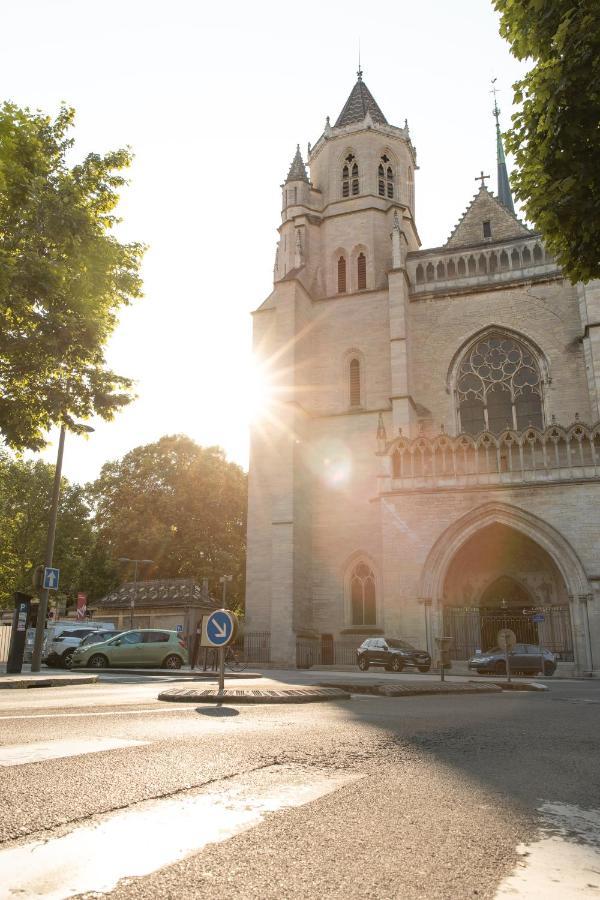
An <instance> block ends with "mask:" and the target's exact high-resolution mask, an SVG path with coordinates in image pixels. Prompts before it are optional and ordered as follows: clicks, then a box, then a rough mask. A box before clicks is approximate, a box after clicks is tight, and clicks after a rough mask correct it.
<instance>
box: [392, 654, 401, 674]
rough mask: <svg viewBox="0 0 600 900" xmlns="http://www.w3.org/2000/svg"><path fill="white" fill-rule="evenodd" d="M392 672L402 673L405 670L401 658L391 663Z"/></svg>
mask: <svg viewBox="0 0 600 900" xmlns="http://www.w3.org/2000/svg"><path fill="white" fill-rule="evenodd" d="M391 668H392V672H401V671H402V669H403V668H404V663H403V662H402V660H401V659H400V657H399V656H395V657H394V658H393V660H392V662H391Z"/></svg>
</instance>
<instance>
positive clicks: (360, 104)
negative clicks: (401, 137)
mask: <svg viewBox="0 0 600 900" xmlns="http://www.w3.org/2000/svg"><path fill="white" fill-rule="evenodd" d="M362 77H363V72H362V69H361V68H360V65H359V68H358V72H357V73H356V84H355V85H354V87H353V88H352V90H351V91H350V96H349V97H348V99H347V100H346V102H345V104H344V108H343V110H342V111H341V113H340V114H339V116H338V117H337V121H336V123H335V127H336V128H340V127H341V126H343V125H352V123H353V122H364V120H365V117H366V115H367V113H369V114H370V116H371V118H372V120H373V121H374V122H378V123H379V124H380V125H387V124H388V122H387V119H386V117H385V116H384V114H383V113H382V112H381V110H380V108H379V106H378V104H377V101H376V100H375V97H374V96H373V94H372V93H371V91H370V90H369V88H368V87H367V86H366V84H365V83H364V81H363V80H362Z"/></svg>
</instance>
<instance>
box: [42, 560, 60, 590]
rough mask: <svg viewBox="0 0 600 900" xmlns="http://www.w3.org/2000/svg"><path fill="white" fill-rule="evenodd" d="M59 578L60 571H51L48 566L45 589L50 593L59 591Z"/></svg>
mask: <svg viewBox="0 0 600 900" xmlns="http://www.w3.org/2000/svg"><path fill="white" fill-rule="evenodd" d="M59 578H60V569H51V568H50V567H49V566H46V568H45V569H44V588H46V589H47V590H49V591H57V590H58V581H59Z"/></svg>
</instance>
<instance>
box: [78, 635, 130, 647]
mask: <svg viewBox="0 0 600 900" xmlns="http://www.w3.org/2000/svg"><path fill="white" fill-rule="evenodd" d="M122 633H123V632H122V631H92V633H91V634H88V636H87V637H84V639H83V640H82V642H81V643H80V645H79V646H80V647H90V646H91V645H92V644H103V643H104V641H108V640H110V638H114V637H117V636H118V635H119V634H122Z"/></svg>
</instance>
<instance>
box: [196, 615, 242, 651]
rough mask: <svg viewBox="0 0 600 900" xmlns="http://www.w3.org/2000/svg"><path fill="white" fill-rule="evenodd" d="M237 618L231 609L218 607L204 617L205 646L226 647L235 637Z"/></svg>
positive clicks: (202, 642) (203, 639)
mask: <svg viewBox="0 0 600 900" xmlns="http://www.w3.org/2000/svg"><path fill="white" fill-rule="evenodd" d="M236 632H237V618H236V616H235V614H234V613H232V612H231V610H229V609H216V610H215V611H214V612H212V613H211V614H210V615H209V616H204V618H203V619H202V640H201V645H202V646H203V647H226V646H227V644H230V643H231V641H232V640H233V639H234V638H235V635H236Z"/></svg>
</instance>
